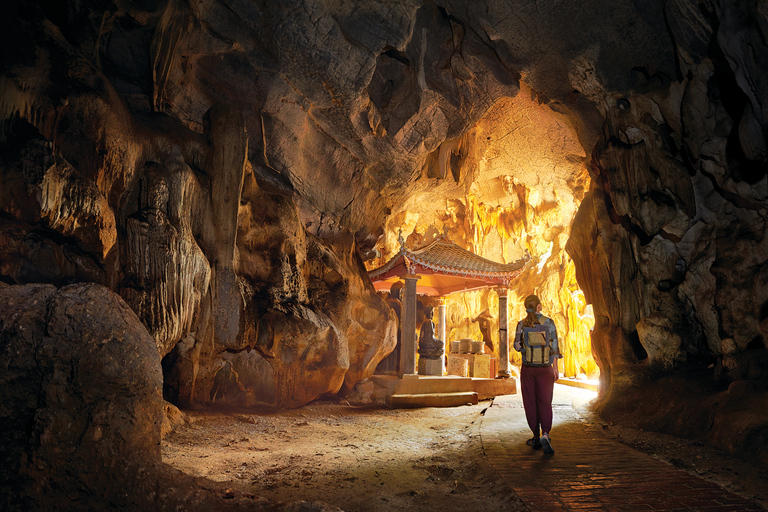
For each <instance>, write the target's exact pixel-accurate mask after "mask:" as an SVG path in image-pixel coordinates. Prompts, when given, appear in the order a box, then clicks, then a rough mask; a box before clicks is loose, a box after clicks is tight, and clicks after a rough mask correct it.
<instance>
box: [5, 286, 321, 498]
mask: <svg viewBox="0 0 768 512" xmlns="http://www.w3.org/2000/svg"><path fill="white" fill-rule="evenodd" d="M0 354H2V356H3V361H4V371H3V372H2V373H1V374H0V389H2V390H3V401H2V403H1V404H0V428H2V430H3V440H2V442H0V457H2V460H3V461H4V463H3V465H2V468H0V496H1V498H0V508H2V509H3V510H8V511H11V510H13V511H16V510H19V511H21V510H29V511H38V510H40V511H42V510H105V509H114V508H119V509H125V510H156V511H164V510H179V509H184V510H211V509H216V510H245V509H247V510H262V511H266V510H295V509H299V508H300V509H301V510H314V511H318V512H319V511H322V510H329V511H330V510H335V509H333V508H331V507H327V506H326V505H323V504H319V503H318V504H302V503H293V504H283V505H276V504H272V503H269V502H268V501H267V500H265V499H262V498H257V497H255V496H253V495H248V494H247V493H244V492H243V491H242V490H238V489H237V488H232V487H230V486H227V485H226V484H218V483H215V482H211V481H206V480H204V479H194V478H192V477H189V476H187V475H184V474H182V473H180V472H178V471H176V470H173V469H172V468H170V467H169V466H166V465H164V464H162V462H161V454H160V435H161V426H162V421H163V400H162V373H161V370H160V355H159V354H158V351H157V347H156V345H155V340H154V339H153V338H152V336H150V334H149V333H148V332H147V330H146V328H145V327H144V326H143V325H142V323H141V322H140V321H139V319H138V317H137V316H136V314H135V313H134V312H133V311H132V310H131V308H129V307H128V306H127V305H126V304H125V302H123V300H122V299H121V298H120V297H119V296H118V295H117V294H115V293H114V292H112V291H110V290H108V289H107V288H104V287H103V286H101V285H96V284H75V285H70V286H66V287H64V288H61V289H57V288H56V287H54V286H52V285H26V286H5V285H3V286H1V287H0Z"/></svg>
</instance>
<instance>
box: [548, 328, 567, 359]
mask: <svg viewBox="0 0 768 512" xmlns="http://www.w3.org/2000/svg"><path fill="white" fill-rule="evenodd" d="M548 320H549V322H547V323H548V324H549V325H548V326H547V327H548V328H549V337H550V339H551V340H552V352H553V353H554V354H555V357H557V358H558V359H562V358H563V354H561V353H560V344H559V343H558V341H557V327H555V321H554V320H552V319H551V318H548Z"/></svg>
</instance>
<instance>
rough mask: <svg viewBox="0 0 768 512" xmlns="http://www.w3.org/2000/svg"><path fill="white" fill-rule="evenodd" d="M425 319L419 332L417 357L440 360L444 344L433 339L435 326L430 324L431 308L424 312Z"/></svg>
mask: <svg viewBox="0 0 768 512" xmlns="http://www.w3.org/2000/svg"><path fill="white" fill-rule="evenodd" d="M424 315H425V316H426V317H427V319H426V320H424V322H422V324H421V330H420V332H419V356H420V357H423V358H425V359H442V357H443V354H444V350H443V347H444V345H445V344H444V343H443V341H442V340H439V339H437V338H435V324H434V323H432V308H427V309H425V310H424Z"/></svg>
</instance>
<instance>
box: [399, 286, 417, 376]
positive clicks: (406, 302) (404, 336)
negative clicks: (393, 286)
mask: <svg viewBox="0 0 768 512" xmlns="http://www.w3.org/2000/svg"><path fill="white" fill-rule="evenodd" d="M420 278H421V276H417V275H406V276H403V277H402V279H403V280H404V281H405V286H404V287H403V310H402V317H401V319H400V372H399V374H400V376H401V377H402V376H403V375H409V374H410V375H412V374H415V373H416V282H417V281H418V280H419V279H420Z"/></svg>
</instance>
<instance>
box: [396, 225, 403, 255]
mask: <svg viewBox="0 0 768 512" xmlns="http://www.w3.org/2000/svg"><path fill="white" fill-rule="evenodd" d="M397 241H398V242H400V250H401V251H404V250H405V239H404V238H403V230H402V229H401V230H399V231H398V233H397Z"/></svg>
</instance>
